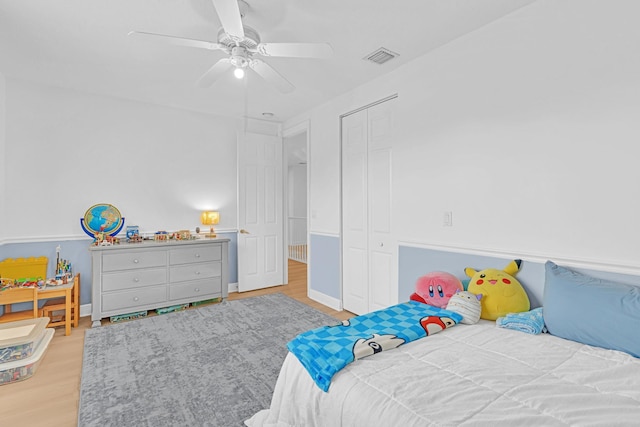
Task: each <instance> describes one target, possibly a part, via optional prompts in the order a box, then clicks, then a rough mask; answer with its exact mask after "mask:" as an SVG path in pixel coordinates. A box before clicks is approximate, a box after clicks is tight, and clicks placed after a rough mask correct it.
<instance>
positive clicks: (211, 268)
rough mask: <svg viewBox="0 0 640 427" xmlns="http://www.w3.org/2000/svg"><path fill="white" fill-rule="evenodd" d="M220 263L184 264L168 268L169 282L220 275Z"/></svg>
mask: <svg viewBox="0 0 640 427" xmlns="http://www.w3.org/2000/svg"><path fill="white" fill-rule="evenodd" d="M221 273H222V263H220V262H209V263H206V264H184V265H177V266H173V267H171V268H169V282H170V283H175V282H186V281H188V280H198V279H208V278H211V277H217V276H220V274H221Z"/></svg>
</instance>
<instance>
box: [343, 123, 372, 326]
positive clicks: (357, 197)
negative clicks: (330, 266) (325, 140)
mask: <svg viewBox="0 0 640 427" xmlns="http://www.w3.org/2000/svg"><path fill="white" fill-rule="evenodd" d="M367 133H368V128H367V111H366V110H362V111H360V112H357V113H354V114H351V115H349V116H346V117H343V118H342V213H343V215H342V305H343V307H344V309H345V310H349V311H351V312H352V313H356V314H362V313H366V312H367V311H368V310H367V309H368V307H369V285H368V280H369V279H368V274H369V272H368V265H369V261H368V257H369V254H368V245H369V244H368V231H367V139H368V137H367Z"/></svg>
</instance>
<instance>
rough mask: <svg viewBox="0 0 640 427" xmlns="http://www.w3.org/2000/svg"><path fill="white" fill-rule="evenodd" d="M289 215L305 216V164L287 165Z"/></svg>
mask: <svg viewBox="0 0 640 427" xmlns="http://www.w3.org/2000/svg"><path fill="white" fill-rule="evenodd" d="M288 174H289V177H288V180H287V181H288V183H289V212H288V215H289V216H295V217H302V218H306V217H307V165H289V167H288Z"/></svg>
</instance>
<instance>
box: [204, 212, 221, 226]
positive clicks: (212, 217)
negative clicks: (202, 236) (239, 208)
mask: <svg viewBox="0 0 640 427" xmlns="http://www.w3.org/2000/svg"><path fill="white" fill-rule="evenodd" d="M200 222H202V225H215V224H217V223H218V222H220V212H218V211H204V212H202V215H200Z"/></svg>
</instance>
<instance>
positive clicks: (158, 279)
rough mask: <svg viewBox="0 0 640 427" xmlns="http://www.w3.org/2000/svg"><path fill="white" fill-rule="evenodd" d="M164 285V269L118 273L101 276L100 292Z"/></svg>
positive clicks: (165, 272)
mask: <svg viewBox="0 0 640 427" xmlns="http://www.w3.org/2000/svg"><path fill="white" fill-rule="evenodd" d="M165 283H167V269H166V268H150V269H146V270H130V271H119V272H117V273H107V274H105V275H104V276H102V291H103V292H108V291H119V290H124V289H132V288H143V287H145V286H154V285H164V284H165Z"/></svg>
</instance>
